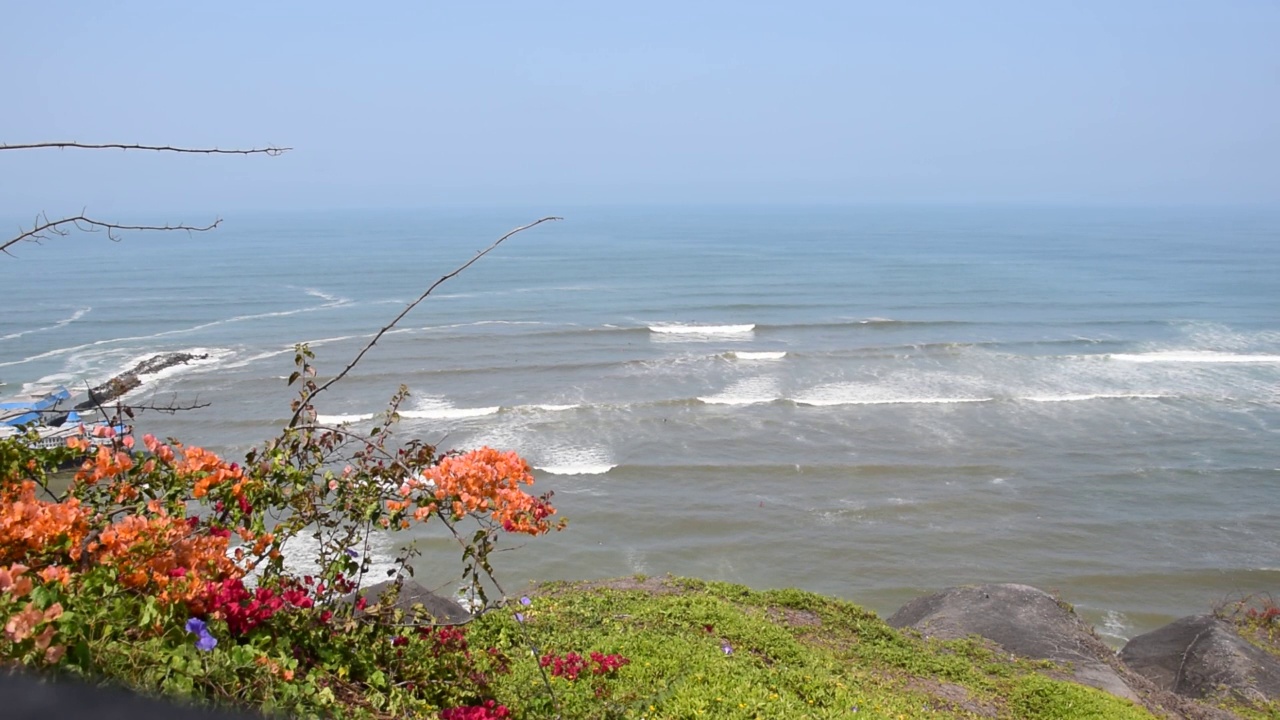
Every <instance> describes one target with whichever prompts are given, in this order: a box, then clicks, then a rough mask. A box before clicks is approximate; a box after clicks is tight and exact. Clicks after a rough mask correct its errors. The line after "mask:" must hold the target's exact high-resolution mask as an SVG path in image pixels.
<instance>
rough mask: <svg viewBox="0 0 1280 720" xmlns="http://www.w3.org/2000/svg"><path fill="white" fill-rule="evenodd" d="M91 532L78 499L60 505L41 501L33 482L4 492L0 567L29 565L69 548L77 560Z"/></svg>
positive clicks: (0, 499)
mask: <svg viewBox="0 0 1280 720" xmlns="http://www.w3.org/2000/svg"><path fill="white" fill-rule="evenodd" d="M88 530H89V521H88V513H87V512H86V511H85V509H84V508H83V507H81V506H80V501H78V500H76V499H75V498H71V499H69V500H65V501H63V502H60V503H57V502H46V501H44V500H39V499H37V498H36V484H35V483H34V482H32V481H30V480H25V481H23V482H21V483H19V484H18V485H17V486H16V487H15V486H10V487H7V488H5V490H4V492H0V563H12V562H19V561H22V562H29V561H30V558H31V557H33V556H37V555H39V554H41V553H46V552H48V551H50V549H52V548H58V547H65V546H69V550H68V553H69V555H70V557H71V558H72V559H76V558H78V557H79V543H80V541H81V540H82V539H83V538H84V536H85V534H86V533H87V532H88Z"/></svg>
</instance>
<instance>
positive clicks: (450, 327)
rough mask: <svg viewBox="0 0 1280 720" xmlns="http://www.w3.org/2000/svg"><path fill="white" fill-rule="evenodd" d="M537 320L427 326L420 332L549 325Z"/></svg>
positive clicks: (480, 321)
mask: <svg viewBox="0 0 1280 720" xmlns="http://www.w3.org/2000/svg"><path fill="white" fill-rule="evenodd" d="M547 324H548V323H545V322H540V321H537V320H477V321H475V322H465V323H452V324H450V325H427V326H425V327H422V328H419V329H420V330H457V329H458V328H467V327H483V326H485V325H547Z"/></svg>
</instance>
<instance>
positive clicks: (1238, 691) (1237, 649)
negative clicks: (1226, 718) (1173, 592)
mask: <svg viewBox="0 0 1280 720" xmlns="http://www.w3.org/2000/svg"><path fill="white" fill-rule="evenodd" d="M1120 659H1121V660H1123V661H1124V663H1125V664H1126V665H1127V666H1129V668H1130V669H1131V670H1133V671H1134V672H1136V673H1138V674H1139V675H1142V676H1143V677H1145V678H1147V679H1149V680H1151V681H1152V682H1153V683H1155V685H1156V686H1157V687H1159V688H1162V689H1164V690H1170V691H1172V692H1175V693H1177V694H1179V695H1183V696H1185V697H1192V698H1206V697H1213V696H1216V695H1220V694H1221V693H1222V692H1223V691H1227V692H1230V693H1232V694H1234V695H1235V696H1236V697H1237V698H1239V699H1241V700H1244V701H1246V702H1251V703H1260V702H1268V701H1275V700H1280V658H1276V657H1275V656H1274V655H1271V654H1270V653H1267V652H1266V651H1264V650H1262V649H1260V648H1257V647H1254V646H1253V645H1251V644H1250V643H1249V641H1247V640H1245V639H1244V638H1242V637H1240V635H1239V634H1237V633H1236V631H1235V628H1234V627H1233V626H1232V624H1231V623H1229V622H1227V621H1225V620H1222V619H1219V618H1216V617H1214V616H1212V615H1191V616H1188V617H1184V618H1182V619H1180V620H1175V621H1174V622H1172V623H1169V624H1168V625H1165V626H1164V627H1162V628H1159V629H1156V630H1152V631H1151V632H1149V633H1146V634H1145V635H1139V636H1137V637H1135V638H1133V639H1132V640H1130V641H1129V642H1128V644H1126V645H1125V646H1124V649H1123V650H1121V651H1120Z"/></svg>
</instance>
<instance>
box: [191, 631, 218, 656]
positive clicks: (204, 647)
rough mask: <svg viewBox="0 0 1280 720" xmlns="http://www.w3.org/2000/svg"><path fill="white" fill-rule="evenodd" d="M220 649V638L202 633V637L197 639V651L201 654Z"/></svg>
mask: <svg viewBox="0 0 1280 720" xmlns="http://www.w3.org/2000/svg"><path fill="white" fill-rule="evenodd" d="M216 647H218V638H216V637H214V636H212V635H210V634H209V633H207V632H203V633H200V637H198V638H196V649H197V650H199V651H201V652H209V651H210V650H212V649H214V648H216Z"/></svg>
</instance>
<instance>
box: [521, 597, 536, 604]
mask: <svg viewBox="0 0 1280 720" xmlns="http://www.w3.org/2000/svg"><path fill="white" fill-rule="evenodd" d="M520 604H521V605H532V604H533V601H532V600H530V599H529V596H527V595H526V596H524V597H522V598H520Z"/></svg>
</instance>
